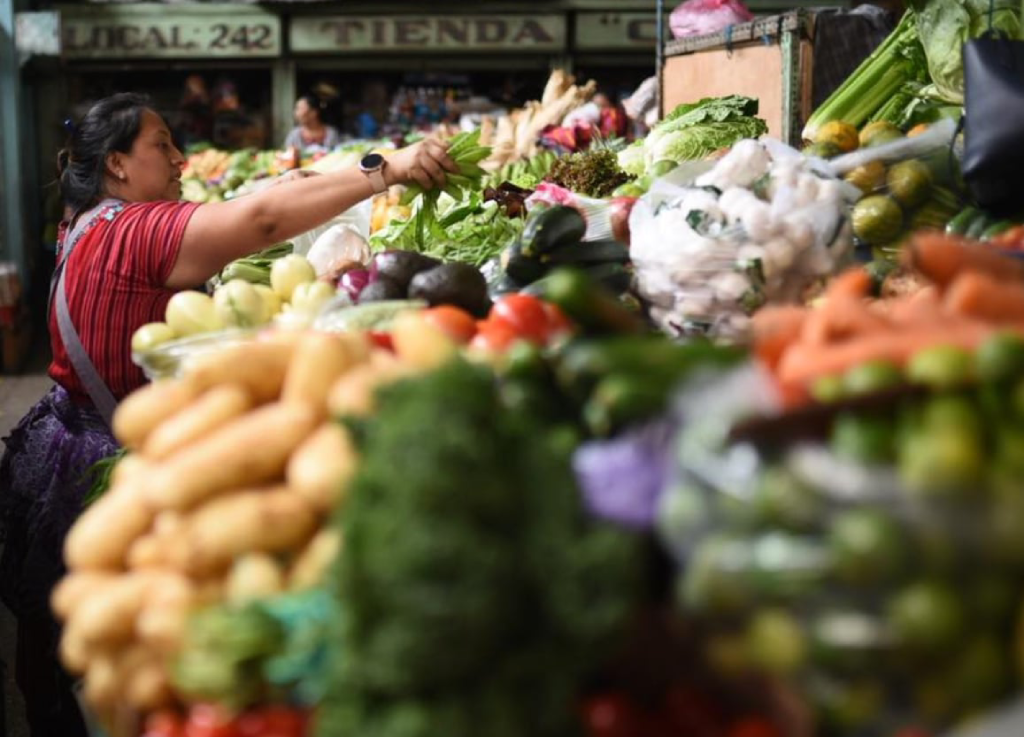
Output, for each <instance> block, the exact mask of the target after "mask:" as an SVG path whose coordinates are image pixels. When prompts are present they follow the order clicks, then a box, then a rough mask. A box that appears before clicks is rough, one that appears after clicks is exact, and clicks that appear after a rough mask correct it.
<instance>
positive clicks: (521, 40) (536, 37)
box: [289, 15, 566, 53]
mask: <svg viewBox="0 0 1024 737" xmlns="http://www.w3.org/2000/svg"><path fill="white" fill-rule="evenodd" d="M565 37H566V26H565V18H564V17H563V16H560V15H481V16H474V15H452V16H398V17H390V16H335V17H323V16H321V17H305V16H298V17H293V18H292V20H291V30H290V36H289V38H290V42H291V49H292V51H297V52H339V51H340V52H347V51H359V52H364V53H374V52H389V53H393V52H396V51H397V52H402V51H415V52H417V53H431V52H434V53H452V52H458V51H501V50H505V51H515V52H531V51H534V52H536V51H562V50H563V49H565V40H566V38H565Z"/></svg>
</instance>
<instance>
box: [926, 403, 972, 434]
mask: <svg viewBox="0 0 1024 737" xmlns="http://www.w3.org/2000/svg"><path fill="white" fill-rule="evenodd" d="M981 419H982V418H981V417H980V415H979V413H978V410H977V408H976V407H975V405H974V403H973V402H971V400H970V399H968V398H967V397H964V396H959V395H954V394H944V395H941V396H938V397H933V398H932V399H929V400H928V401H927V402H926V403H925V405H924V407H923V408H922V413H921V426H922V427H923V428H925V429H927V430H935V431H943V430H952V431H963V432H968V433H970V434H972V435H974V436H975V437H978V438H980V437H981V434H982V422H981Z"/></svg>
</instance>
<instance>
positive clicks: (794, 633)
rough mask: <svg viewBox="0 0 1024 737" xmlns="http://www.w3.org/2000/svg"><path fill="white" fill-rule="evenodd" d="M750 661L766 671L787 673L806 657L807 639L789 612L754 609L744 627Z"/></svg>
mask: <svg viewBox="0 0 1024 737" xmlns="http://www.w3.org/2000/svg"><path fill="white" fill-rule="evenodd" d="M747 651H748V652H749V654H750V660H751V662H752V663H753V664H754V665H755V666H756V667H758V668H760V669H762V670H763V671H765V672H766V673H770V674H773V675H789V674H791V673H794V672H795V671H797V670H799V669H800V667H801V666H803V664H804V661H805V660H806V658H807V639H806V638H805V637H804V633H803V629H802V628H801V627H800V624H799V623H798V622H797V621H796V619H795V618H794V617H793V615H792V614H790V613H789V612H787V611H784V610H782V609H762V610H760V611H758V612H757V613H756V614H755V615H754V618H753V619H752V620H751V622H750V623H749V625H748V627H747Z"/></svg>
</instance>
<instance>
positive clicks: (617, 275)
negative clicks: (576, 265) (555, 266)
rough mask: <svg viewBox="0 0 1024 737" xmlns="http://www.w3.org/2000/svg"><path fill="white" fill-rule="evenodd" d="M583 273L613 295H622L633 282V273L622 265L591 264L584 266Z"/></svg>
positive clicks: (613, 263)
mask: <svg viewBox="0 0 1024 737" xmlns="http://www.w3.org/2000/svg"><path fill="white" fill-rule="evenodd" d="M582 269H583V271H584V272H585V273H586V275H587V276H589V277H590V278H591V279H593V280H594V281H596V282H600V283H601V285H602V286H604V287H605V288H606V289H607V290H608V291H610V292H611V293H612V294H616V295H618V294H622V292H625V291H626V290H627V289H629V285H630V284H631V283H632V281H633V272H632V271H630V270H629V269H628V268H626V266H625V265H624V264H621V263H615V262H611V263H603V264H590V265H585V266H582Z"/></svg>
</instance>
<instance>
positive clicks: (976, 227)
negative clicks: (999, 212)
mask: <svg viewBox="0 0 1024 737" xmlns="http://www.w3.org/2000/svg"><path fill="white" fill-rule="evenodd" d="M991 224H992V219H991V218H990V217H989V216H988V215H987V214H986V213H984V212H982V213H979V214H978V216H977V217H976V218H974V219H973V220H972V221H971V224H970V225H968V226H967V230H965V231H964V236H965V237H967V238H970V239H971V240H978V239H979V238H981V234H982V233H984V232H985V229H986V228H988V226H989V225H991Z"/></svg>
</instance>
